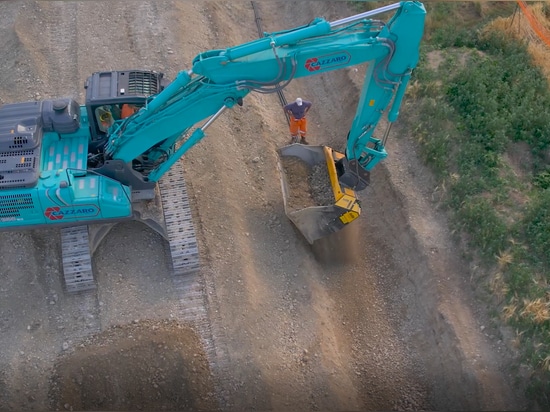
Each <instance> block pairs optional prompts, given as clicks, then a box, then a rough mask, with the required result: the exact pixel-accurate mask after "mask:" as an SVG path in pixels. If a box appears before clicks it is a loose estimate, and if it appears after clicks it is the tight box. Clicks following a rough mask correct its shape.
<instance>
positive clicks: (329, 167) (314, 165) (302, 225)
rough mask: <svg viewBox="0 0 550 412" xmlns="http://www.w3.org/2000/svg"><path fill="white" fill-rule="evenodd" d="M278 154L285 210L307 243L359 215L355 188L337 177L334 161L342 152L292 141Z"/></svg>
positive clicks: (336, 160) (342, 226)
mask: <svg viewBox="0 0 550 412" xmlns="http://www.w3.org/2000/svg"><path fill="white" fill-rule="evenodd" d="M278 154H279V158H278V167H279V172H280V177H281V186H282V190H283V200H284V207H285V213H286V215H287V216H288V218H289V219H290V220H291V221H292V223H293V224H294V225H295V226H296V227H297V228H298V230H299V231H300V232H301V233H302V234H303V235H304V237H305V238H306V240H307V241H308V242H309V243H310V244H313V242H315V241H316V240H317V239H320V238H322V237H325V236H328V235H330V234H331V233H335V232H337V231H339V230H341V229H343V228H344V227H345V226H346V225H347V224H349V223H351V222H352V221H354V220H355V219H357V218H358V217H359V215H360V213H361V207H360V206H359V203H358V201H357V195H356V193H355V191H354V190H352V189H349V188H347V187H343V186H342V185H340V183H339V181H338V175H337V169H336V163H337V162H338V160H340V159H341V158H343V157H344V155H343V154H342V153H339V152H337V151H335V150H333V149H331V148H330V147H327V146H305V145H302V144H291V145H289V146H284V147H282V148H280V149H279V150H278Z"/></svg>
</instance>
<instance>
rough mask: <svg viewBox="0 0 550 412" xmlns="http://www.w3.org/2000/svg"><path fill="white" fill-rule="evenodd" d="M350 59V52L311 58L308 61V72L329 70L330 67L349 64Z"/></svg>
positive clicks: (306, 65)
mask: <svg viewBox="0 0 550 412" xmlns="http://www.w3.org/2000/svg"><path fill="white" fill-rule="evenodd" d="M350 59H351V56H350V55H349V53H348V52H339V53H332V54H326V55H324V56H319V57H311V58H309V59H307V60H306V64H305V67H306V69H307V70H308V71H310V72H314V71H317V70H321V69H328V68H329V67H334V66H341V65H343V64H347V63H349V61H350Z"/></svg>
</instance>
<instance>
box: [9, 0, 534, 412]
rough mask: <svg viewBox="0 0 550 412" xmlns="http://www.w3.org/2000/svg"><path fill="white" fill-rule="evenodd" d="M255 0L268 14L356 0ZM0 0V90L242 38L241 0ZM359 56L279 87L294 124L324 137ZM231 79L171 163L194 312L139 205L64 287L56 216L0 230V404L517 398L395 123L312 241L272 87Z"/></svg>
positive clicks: (443, 404) (153, 65) (470, 404)
mask: <svg viewBox="0 0 550 412" xmlns="http://www.w3.org/2000/svg"><path fill="white" fill-rule="evenodd" d="M258 5H259V10H260V12H261V13H262V18H263V25H264V30H269V31H274V30H281V29H286V28H290V27H294V26H298V25H302V24H305V23H307V22H308V21H309V20H311V19H312V18H313V17H316V16H325V17H327V19H329V20H335V19H337V18H341V17H345V16H347V15H350V14H352V13H353V12H352V11H350V10H349V9H348V7H349V5H348V4H347V2H319V1H315V2H313V1H312V2H306V1H304V2H282V1H281V2H276V1H270V2H258ZM0 16H1V17H0V50H2V59H0V102H2V103H6V102H14V101H25V100H34V99H41V98H48V97H60V96H73V97H76V98H78V99H79V100H80V101H81V102H83V95H82V92H83V89H82V85H83V82H84V80H85V79H86V77H87V76H88V75H89V74H90V73H92V72H93V71H97V70H115V69H127V68H132V67H136V68H145V69H155V70H160V71H164V72H165V73H166V74H167V76H168V77H170V78H173V76H174V75H175V74H176V73H177V72H178V71H179V70H183V69H187V68H188V67H189V65H190V63H191V61H192V59H193V57H194V56H195V55H196V54H197V53H199V52H202V51H204V50H208V49H216V48H223V47H227V46H231V45H235V44H240V43H243V42H246V41H249V40H252V39H254V38H255V37H256V32H255V30H256V27H255V24H254V15H253V11H252V8H251V5H250V2H244V1H236V2H217V1H216V2H195V3H191V2H176V1H155V2H153V1H135V2H122V1H94V2H81V1H75V2H71V1H67V2H41V1H32V0H31V1H26V2H18V1H11V2H10V1H5V2H1V3H0ZM190 22H192V24H191V23H190ZM361 73H362V72H361V69H359V70H341V71H338V72H335V73H333V74H331V75H321V76H318V77H315V78H313V77H312V78H307V79H301V80H297V81H295V82H293V83H292V84H291V85H290V86H289V87H288V88H287V89H286V91H285V93H286V95H287V97H288V99H289V100H290V99H293V98H295V97H296V96H298V95H299V96H301V97H303V98H307V99H308V100H311V101H312V102H313V108H312V110H311V111H310V114H309V118H310V132H309V133H308V140H309V141H310V144H312V145H322V144H328V145H331V146H333V147H334V148H335V149H337V150H342V145H343V144H344V141H345V136H346V134H347V128H348V127H349V124H351V119H352V118H353V113H354V111H355V105H356V104H357V101H358V94H359V88H358V84H360V83H361ZM247 99H248V100H247V101H245V105H244V106H243V107H236V108H235V109H234V110H233V111H231V112H229V114H224V116H223V118H222V119H220V120H219V121H218V122H216V123H215V124H214V125H213V126H212V127H211V128H209V129H208V131H209V135H208V136H207V137H206V138H205V140H204V141H203V142H201V143H200V144H199V145H197V146H196V147H194V148H192V149H191V150H190V152H189V153H188V155H187V156H186V157H185V159H184V162H183V168H184V173H185V176H186V183H187V185H188V190H189V193H190V196H191V201H192V207H193V213H194V216H195V222H196V230H197V240H198V242H199V249H200V253H201V259H202V270H201V272H200V273H199V274H198V275H197V278H196V279H193V285H195V286H194V287H196V291H197V294H198V296H199V297H200V299H199V300H200V301H201V302H203V305H202V306H200V307H199V306H197V307H193V308H192V311H193V313H192V315H193V316H191V315H190V314H189V313H188V309H189V306H186V298H185V296H187V295H182V290H181V289H178V282H174V281H173V280H172V279H171V276H170V264H169V261H168V259H167V256H168V246H167V243H166V242H165V241H164V239H163V238H162V237H161V236H160V235H158V234H156V233H155V232H153V231H151V230H150V229H148V228H147V227H145V226H143V225H141V224H139V223H137V222H127V223H123V224H118V225H117V226H115V227H114V228H113V229H112V230H111V232H110V233H109V234H108V235H107V237H106V238H105V239H104V241H103V243H102V244H101V245H100V247H99V248H98V250H97V251H96V253H95V255H94V267H95V272H96V278H97V281H98V288H97V290H96V291H94V292H91V293H86V294H83V295H76V296H72V295H67V294H66V293H65V292H64V291H63V285H62V280H61V279H62V276H61V267H60V256H61V250H60V248H61V246H60V240H59V232H58V231H57V230H56V229H48V230H32V231H26V232H17V233H1V234H0V255H1V256H2V268H1V269H0V332H1V333H0V346H1V347H2V351H0V410H22V409H25V410H44V409H49V408H53V409H60V410H63V409H71V408H73V409H84V410H136V409H156V410H159V409H174V408H184V409H188V408H189V409H203V410H204V409H208V410H210V409H216V408H219V409H222V410H229V409H235V410H240V409H260V410H267V409H279V410H280V409H284V410H288V409H295V410H333V409H338V410H420V409H437V410H448V409H456V410H459V409H460V410H518V409H522V408H523V405H524V403H523V400H522V398H521V396H519V395H518V394H519V390H518V389H517V388H516V387H514V386H513V385H512V383H511V382H513V378H514V377H513V376H512V375H511V372H510V369H509V365H510V364H511V363H512V362H514V361H515V358H514V356H515V354H514V352H513V351H512V349H511V345H509V344H510V340H511V339H510V338H509V337H508V336H510V335H508V334H507V331H505V330H499V329H495V328H494V327H493V326H492V324H491V322H490V320H489V317H488V316H487V308H486V307H485V306H484V305H483V304H482V303H480V302H479V301H478V300H476V299H475V293H473V290H472V289H473V286H474V287H475V285H472V283H470V281H469V280H470V279H471V278H472V269H471V268H470V267H469V266H468V264H467V263H465V262H463V261H462V260H461V258H460V253H459V249H458V246H457V245H456V244H455V243H453V240H452V237H451V234H450V233H449V230H448V225H447V221H446V217H445V215H444V214H443V213H442V212H441V211H439V210H438V209H437V208H436V204H435V203H434V202H433V201H432V200H431V199H432V194H433V187H434V186H433V182H432V181H431V179H430V175H429V173H428V172H427V171H426V170H425V169H424V168H423V167H422V166H421V164H420V163H419V162H418V160H417V158H416V155H415V153H414V147H413V146H412V145H411V143H410V138H409V137H410V136H409V135H408V132H407V131H401V132H397V130H398V128H394V132H393V135H392V136H391V137H390V144H389V145H388V152H389V158H388V160H387V161H386V162H384V164H382V165H380V166H379V167H377V168H376V169H375V170H374V171H373V174H372V176H371V180H372V182H373V184H372V186H371V187H369V188H368V189H367V190H365V191H363V192H361V195H360V196H361V201H362V205H363V211H364V213H363V215H362V216H361V218H360V219H359V220H358V221H357V222H356V223H357V224H352V225H350V226H349V227H347V228H346V229H345V230H343V231H341V232H339V233H338V234H336V235H335V236H332V237H330V238H328V239H323V240H322V241H319V242H317V243H316V244H314V245H313V246H310V245H309V244H307V242H306V241H305V240H304V239H303V238H302V237H301V235H300V233H299V232H298V231H297V230H296V229H295V228H294V227H293V226H292V224H291V223H290V221H289V220H288V219H287V218H286V216H285V213H284V209H283V203H282V197H281V190H280V181H279V176H278V174H277V152H276V149H277V148H279V147H281V146H283V145H285V144H286V142H287V141H288V136H287V135H288V131H287V127H286V124H285V118H284V115H283V113H282V110H281V109H280V106H279V103H278V101H277V99H276V96H273V95H251V96H249V97H248V98H247ZM405 109H406V110H412V107H406V108H405ZM406 110H403V111H406ZM396 133H400V134H399V135H397V134H396ZM409 133H410V132H409Z"/></svg>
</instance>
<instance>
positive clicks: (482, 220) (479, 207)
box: [457, 197, 508, 258]
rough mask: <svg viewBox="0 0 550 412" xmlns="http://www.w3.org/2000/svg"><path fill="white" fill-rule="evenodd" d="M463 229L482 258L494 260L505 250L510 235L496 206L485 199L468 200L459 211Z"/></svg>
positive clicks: (474, 198)
mask: <svg viewBox="0 0 550 412" xmlns="http://www.w3.org/2000/svg"><path fill="white" fill-rule="evenodd" d="M457 216H458V218H459V219H460V222H461V224H462V227H463V228H464V229H465V230H466V232H467V233H468V234H469V235H470V244H471V245H472V246H473V247H475V248H476V249H477V250H478V251H479V252H480V254H481V255H482V256H484V257H486V258H493V257H494V256H496V255H498V254H499V252H501V251H502V250H504V247H505V242H506V238H507V234H508V230H507V227H506V224H505V223H504V222H503V221H502V219H501V218H500V217H499V216H498V215H497V213H496V211H495V208H494V205H492V204H491V203H490V202H489V201H488V200H487V199H485V198H483V197H470V198H467V199H466V200H465V201H464V202H463V204H462V206H461V207H460V209H459V210H458V215H457Z"/></svg>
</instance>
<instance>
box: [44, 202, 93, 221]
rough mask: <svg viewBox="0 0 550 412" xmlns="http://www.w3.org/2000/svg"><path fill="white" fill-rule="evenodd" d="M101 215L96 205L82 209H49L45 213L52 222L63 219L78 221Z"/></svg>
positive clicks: (81, 207)
mask: <svg viewBox="0 0 550 412" xmlns="http://www.w3.org/2000/svg"><path fill="white" fill-rule="evenodd" d="M98 213H99V209H98V208H97V207H96V206H94V205H86V206H80V207H72V206H67V207H60V206H53V207H49V208H47V209H46V210H45V211H44V216H46V217H47V218H48V219H50V220H62V219H78V218H80V217H89V216H96V215H97V214H98Z"/></svg>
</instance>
